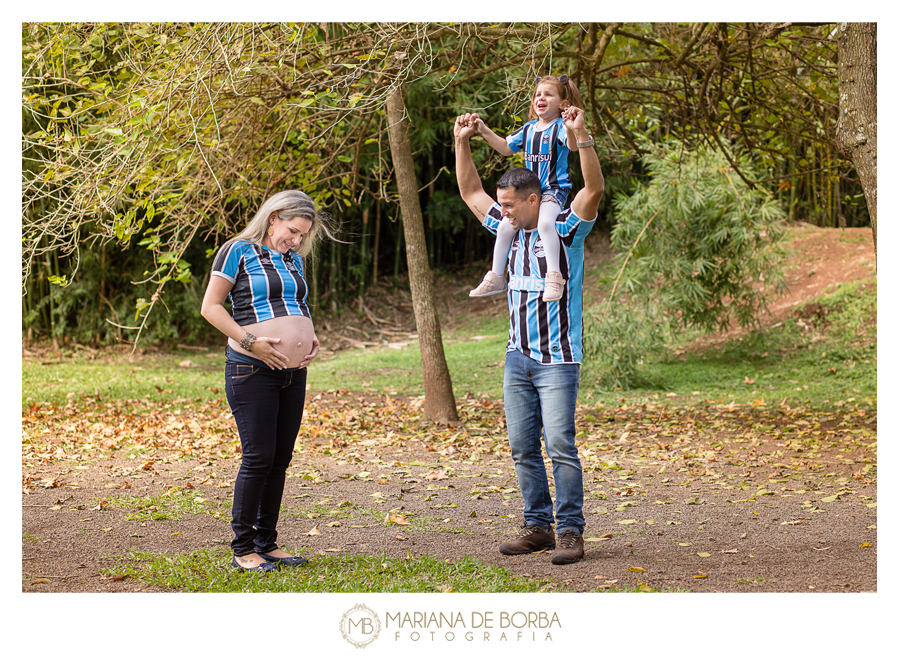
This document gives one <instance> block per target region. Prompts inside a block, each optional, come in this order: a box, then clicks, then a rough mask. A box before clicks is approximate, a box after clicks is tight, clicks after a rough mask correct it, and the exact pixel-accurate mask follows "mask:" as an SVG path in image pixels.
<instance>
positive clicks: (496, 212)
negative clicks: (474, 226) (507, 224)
mask: <svg viewBox="0 0 900 658" xmlns="http://www.w3.org/2000/svg"><path fill="white" fill-rule="evenodd" d="M502 221H503V215H502V214H500V204H499V203H497V202H496V201H495V202H494V205H492V206H491V207H490V208H488V211H487V213H485V215H484V221H483V222H482V226H484V227H485V228H486V229H487V230H488V231H490V232H491V233H493V234H494V235H497V229H498V228H499V227H500V222H502Z"/></svg>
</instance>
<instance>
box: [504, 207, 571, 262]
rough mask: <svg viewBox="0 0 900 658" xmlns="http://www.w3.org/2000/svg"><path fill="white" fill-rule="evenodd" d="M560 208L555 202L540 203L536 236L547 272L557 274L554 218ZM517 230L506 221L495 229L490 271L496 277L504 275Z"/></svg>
mask: <svg viewBox="0 0 900 658" xmlns="http://www.w3.org/2000/svg"><path fill="white" fill-rule="evenodd" d="M560 212H562V208H560V207H559V204H558V203H556V202H555V201H541V209H540V214H539V215H538V235H540V236H541V244H543V245H544V258H546V259H547V271H548V272H559V234H558V233H557V232H556V218H557V217H558V216H559V213H560ZM517 232H518V229H514V228H513V226H512V224H510V223H509V221H508V220H506V219H504V220H502V221H501V222H500V226H499V227H498V228H497V239H496V241H495V242H494V262H493V264H492V265H491V271H492V272H493V273H494V274H496V275H497V276H503V275H504V274H505V273H506V261H507V260H508V258H509V248H510V247H511V246H512V241H513V238H514V237H515V236H516V233H517Z"/></svg>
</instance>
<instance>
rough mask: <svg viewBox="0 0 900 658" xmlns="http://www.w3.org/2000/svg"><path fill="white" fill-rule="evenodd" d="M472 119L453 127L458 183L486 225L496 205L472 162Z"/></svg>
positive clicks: (460, 118)
mask: <svg viewBox="0 0 900 658" xmlns="http://www.w3.org/2000/svg"><path fill="white" fill-rule="evenodd" d="M472 117H473V115H471V114H463V115H460V116H458V117H456V123H455V124H454V126H453V138H454V141H455V145H456V183H457V185H458V186H459V194H460V196H461V197H462V198H463V201H465V202H466V205H467V206H469V209H470V210H471V211H472V212H473V213H475V216H476V217H477V218H478V221H479V222H481V223H482V224H484V216H485V213H487V211H488V209H489V208H490V207H491V206H492V205H494V200H493V199H492V198H491V196H490V195H489V194H488V193H487V192H485V191H484V186H483V185H482V183H481V177H480V176H479V175H478V170H477V169H475V162H474V161H473V160H472V149H471V147H470V145H469V139H470V138H471V137H472V135H474V134H475V121H474V119H473V118H472ZM598 167H599V165H598Z"/></svg>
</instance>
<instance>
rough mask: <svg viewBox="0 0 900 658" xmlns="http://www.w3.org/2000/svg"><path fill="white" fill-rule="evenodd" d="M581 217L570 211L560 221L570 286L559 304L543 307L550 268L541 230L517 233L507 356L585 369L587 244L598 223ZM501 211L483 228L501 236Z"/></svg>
mask: <svg viewBox="0 0 900 658" xmlns="http://www.w3.org/2000/svg"><path fill="white" fill-rule="evenodd" d="M596 219H597V218H596V217H594V219H592V220H590V221H587V220H584V219H581V218H580V217H578V216H577V215H576V214H575V213H574V212H573V211H572V208H571V207H569V208H568V209H567V210H565V211H563V212H562V213H560V215H559V217H557V219H556V232H557V233H558V234H559V240H560V242H561V243H562V246H563V247H564V248H562V249H560V259H559V261H560V262H559V265H560V270H561V274H562V275H563V278H565V279H566V284H565V286H564V288H563V296H562V298H561V299H560V300H559V301H555V302H544V301H543V300H542V299H541V294H542V292H543V290H544V278H545V277H546V276H547V262H546V259H545V258H544V245H543V244H542V242H541V238H540V235H539V234H538V231H537V229H533V230H531V231H525V230H519V231H518V232H517V233H516V236H515V238H513V242H512V246H511V247H510V251H509V259H508V262H509V265H508V267H509V284H508V290H507V294H506V297H507V303H508V307H509V342H508V343H507V344H506V351H507V352H511V351H513V350H518V351H519V352H522V354H524V355H526V356H528V357H530V358H532V359H534V360H535V361H537V362H539V363H544V364H559V363H581V357H582V334H583V330H584V322H583V318H582V312H583V309H582V294H581V293H582V286H583V283H584V241H585V238H586V237H587V235H588V233H590V232H591V229H592V228H594V224H595V222H596ZM501 221H503V222H505V221H508V220H506V219H504V218H503V217H502V215H501V211H500V205H499V204H498V203H494V205H493V206H491V208H490V209H489V210H488V212H487V215H486V216H485V218H484V226H485V228H486V229H488V230H489V231H491V232H492V233H495V234H496V233H497V227H498V226H499V225H500V222H501Z"/></svg>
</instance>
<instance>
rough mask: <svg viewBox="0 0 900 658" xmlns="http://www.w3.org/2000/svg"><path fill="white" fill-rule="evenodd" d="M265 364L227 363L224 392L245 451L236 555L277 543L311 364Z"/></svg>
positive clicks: (235, 522) (237, 488)
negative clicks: (274, 366)
mask: <svg viewBox="0 0 900 658" xmlns="http://www.w3.org/2000/svg"><path fill="white" fill-rule="evenodd" d="M260 364H261V365H253V364H250V363H237V362H235V361H231V360H229V361H226V363H225V394H226V397H227V398H228V404H229V406H230V407H231V412H232V414H234V420H235V422H236V423H237V428H238V434H239V435H240V437H241V450H242V451H243V458H242V460H241V467H240V469H239V470H238V474H237V479H236V480H235V483H234V506H233V507H232V510H231V527H232V529H233V530H234V540H233V541H232V542H231V548H232V550H233V551H234V554H235V555H237V556H241V555H249V554H250V553H268V552H270V551H274V550H275V549H276V548H278V546H277V544H276V543H275V540H276V539H277V537H278V533H277V532H276V530H275V526H276V525H277V524H278V512H279V510H280V508H281V497H282V494H283V493H284V479H285V473H286V471H287V467H288V465H289V464H290V463H291V454H292V453H293V451H294V441H295V440H296V439H297V432H298V431H299V430H300V421H301V420H302V419H303V404H304V402H305V399H306V368H302V369H301V368H291V369H285V370H272V369H271V368H269V367H268V366H266V365H265V364H262V362H260Z"/></svg>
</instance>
